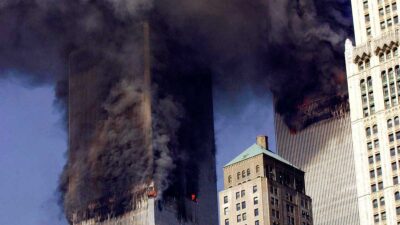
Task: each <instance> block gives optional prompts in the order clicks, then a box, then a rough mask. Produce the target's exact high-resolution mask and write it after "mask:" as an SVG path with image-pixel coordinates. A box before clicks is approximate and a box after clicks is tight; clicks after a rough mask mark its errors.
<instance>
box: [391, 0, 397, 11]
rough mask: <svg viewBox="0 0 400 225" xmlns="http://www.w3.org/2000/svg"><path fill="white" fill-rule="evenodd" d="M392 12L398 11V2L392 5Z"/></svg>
mask: <svg viewBox="0 0 400 225" xmlns="http://www.w3.org/2000/svg"><path fill="white" fill-rule="evenodd" d="M392 10H393V11H396V10H397V4H396V2H394V3H393V4H392Z"/></svg>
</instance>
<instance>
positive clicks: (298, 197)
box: [219, 136, 313, 225]
mask: <svg viewBox="0 0 400 225" xmlns="http://www.w3.org/2000/svg"><path fill="white" fill-rule="evenodd" d="M219 212H220V225H236V224H242V225H278V224H279V225H312V224H313V222H312V208H311V198H310V197H309V196H307V195H306V193H305V187H304V172H303V171H301V170H300V169H298V168H296V167H295V166H294V165H292V164H291V163H290V162H288V161H286V160H285V159H283V158H282V157H280V156H279V155H277V154H275V153H273V152H272V151H270V150H269V149H268V137H266V136H258V137H257V142H256V144H254V145H252V146H250V147H249V148H248V149H246V150H245V151H244V152H242V153H241V154H240V155H238V156H237V157H236V158H234V159H233V160H232V161H231V162H229V163H228V164H227V165H225V166H224V190H223V191H221V192H219Z"/></svg>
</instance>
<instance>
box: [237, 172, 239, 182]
mask: <svg viewBox="0 0 400 225" xmlns="http://www.w3.org/2000/svg"><path fill="white" fill-rule="evenodd" d="M237 179H238V180H239V179H240V172H238V173H237Z"/></svg>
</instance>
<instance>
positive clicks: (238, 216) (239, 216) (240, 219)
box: [236, 214, 242, 223]
mask: <svg viewBox="0 0 400 225" xmlns="http://www.w3.org/2000/svg"><path fill="white" fill-rule="evenodd" d="M236 220H237V222H238V223H239V222H242V215H240V214H239V215H237V218H236Z"/></svg>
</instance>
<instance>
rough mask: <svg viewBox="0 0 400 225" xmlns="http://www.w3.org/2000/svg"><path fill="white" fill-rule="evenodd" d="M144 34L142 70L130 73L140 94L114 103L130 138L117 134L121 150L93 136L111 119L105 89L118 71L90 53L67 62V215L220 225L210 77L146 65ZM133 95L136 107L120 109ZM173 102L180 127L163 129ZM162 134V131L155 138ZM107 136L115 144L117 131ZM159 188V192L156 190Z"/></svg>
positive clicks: (80, 220) (96, 220)
mask: <svg viewBox="0 0 400 225" xmlns="http://www.w3.org/2000/svg"><path fill="white" fill-rule="evenodd" d="M156 28H157V27H155V28H154V29H156ZM140 29H143V28H142V26H140ZM143 33H144V39H145V40H144V51H143V52H144V55H143V56H142V57H140V58H141V60H143V59H144V60H143V61H141V63H142V64H141V65H142V66H141V67H139V69H138V68H132V70H134V69H136V70H138V73H137V74H135V75H136V76H137V77H135V78H137V79H141V80H143V83H140V84H144V85H142V86H141V88H142V89H141V90H143V91H139V92H138V93H133V92H134V91H135V88H127V89H125V90H127V91H126V92H122V93H120V94H118V95H117V97H115V98H114V99H113V103H114V104H116V105H118V107H119V109H118V111H119V113H118V116H119V117H118V118H117V120H118V121H121V123H117V126H118V128H121V127H122V128H123V129H124V130H127V131H128V133H129V135H125V136H122V138H123V139H124V141H123V143H124V145H116V147H113V146H111V147H109V146H107V145H101V144H99V143H98V139H96V137H97V136H96V135H97V133H96V131H97V130H96V129H98V128H99V127H100V128H102V127H105V125H104V124H105V123H104V121H109V120H111V119H113V118H112V117H110V113H108V114H107V112H105V108H106V107H105V106H104V102H106V101H105V100H104V99H107V96H108V95H109V92H110V88H109V87H112V86H115V85H116V84H115V83H116V82H119V79H120V77H117V76H114V75H113V74H114V73H116V72H115V71H114V69H115V68H116V69H119V67H118V66H115V65H114V64H113V63H114V62H112V63H110V62H109V61H106V60H102V58H101V57H98V58H96V56H94V55H93V54H90V52H89V53H87V52H76V53H75V54H73V55H71V57H70V74H69V98H68V100H69V107H68V109H69V111H68V113H69V115H68V116H69V123H68V125H69V159H68V164H67V166H66V167H67V170H66V171H67V172H66V174H65V176H66V177H67V178H66V185H65V186H64V187H63V188H65V190H64V192H65V194H64V195H65V196H64V205H65V209H66V214H67V218H68V220H69V222H70V224H73V225H116V224H118V225H132V224H134V225H194V224H196V225H213V224H217V223H218V208H217V207H218V203H217V188H216V171H215V146H214V130H213V119H212V118H213V107H212V92H211V90H212V82H211V76H210V74H207V73H205V72H204V71H202V70H200V69H199V68H196V67H191V69H188V68H186V67H185V68H181V67H178V66H176V65H175V64H174V63H175V62H173V61H168V62H165V61H163V62H164V63H165V64H164V65H163V67H162V68H160V67H157V66H154V67H153V66H151V64H150V61H149V60H150V58H152V59H154V58H156V57H157V56H156V55H155V54H156V53H154V54H153V57H150V56H149V54H150V53H153V52H151V50H150V46H149V45H150V41H151V40H153V39H150V37H149V27H148V26H147V24H145V25H144V32H143ZM142 38H143V37H142ZM174 47H176V45H174ZM171 52H172V51H171ZM174 54H177V55H178V56H179V54H183V53H178V52H177V51H175V52H174ZM138 58H139V57H138ZM87 59H90V60H87ZM173 59H174V58H173V57H166V59H164V58H163V60H173ZM117 72H120V71H118V70H117ZM135 72H136V71H135ZM150 72H152V74H150ZM153 73H154V74H153ZM199 73H201V74H199ZM116 74H123V73H116ZM138 74H139V75H138ZM143 77H144V78H143ZM122 78H123V79H125V78H126V77H122ZM129 78H132V77H128V80H129ZM132 79H133V78H132ZM123 84H124V83H123ZM152 84H156V86H157V91H158V92H161V93H163V94H164V95H166V96H167V98H165V99H161V97H158V96H157V95H156V94H155V93H154V89H153V88H150V87H153V85H152ZM177 86H178V87H179V88H176V87H177ZM118 87H119V86H118ZM123 87H124V86H123ZM131 94H132V95H135V97H136V96H138V97H137V98H138V100H137V102H138V103H137V104H135V105H134V106H130V105H128V106H129V107H127V109H126V110H123V109H124V108H123V107H124V106H125V105H127V102H129V101H132V98H130V99H128V101H120V99H119V98H120V97H124V96H130V95H131ZM171 99H179V102H177V103H176V102H173V101H170V100H171ZM163 100H164V101H163ZM119 103H121V104H119ZM174 103H176V104H179V107H180V110H181V111H182V112H181V111H178V110H177V111H178V112H179V113H180V114H181V115H180V116H181V118H179V122H175V121H167V122H168V123H167V122H165V123H167V125H168V126H175V127H177V128H175V127H167V128H165V127H164V124H163V122H164V121H165V120H172V119H173V118H172V117H171V116H169V117H168V114H167V113H168V112H169V111H173V110H174V109H175V108H173V107H174V105H173V104H174ZM199 105H202V106H203V107H198V106H199ZM136 106H137V107H136ZM160 108H161V109H160ZM157 110H158V111H157ZM160 111H162V112H160ZM162 113H165V114H162ZM160 115H161V116H160ZM178 123H179V125H177V124H178ZM130 126H134V127H133V128H132V127H130ZM126 127H127V128H126ZM125 128H126V129H125ZM168 129H170V130H174V134H170V133H168V132H167V131H168ZM159 130H162V131H163V132H164V133H161V134H162V135H159V134H158V135H159V136H156V134H155V133H160V132H159ZM106 132H107V133H111V135H114V136H115V138H114V139H113V141H114V142H117V141H118V138H117V137H116V136H118V135H120V134H121V132H119V130H118V129H115V128H114V127H112V129H107V130H106ZM173 135H174V136H173ZM101 138H102V139H101V140H103V139H106V137H105V136H101ZM173 138H176V140H175V142H174V143H172V144H169V142H167V141H165V140H169V139H173ZM131 139H134V142H130V140H131ZM100 142H101V141H100ZM132 143H134V144H135V146H133V147H132V146H131V145H132ZM170 145H173V146H170ZM93 146H94V147H93ZM99 146H100V147H99ZM104 146H105V147H104ZM165 148H168V150H170V151H169V152H168V153H169V156H170V157H165V156H164V155H163V154H166V153H165V151H164V152H163V151H161V150H165ZM160 149H161V150H160ZM169 164H173V167H172V168H170V169H169V170H166V169H165V170H161V171H157V168H161V169H163V168H165V165H167V166H168V165H169ZM157 165H158V167H157ZM163 166H164V167H163ZM161 175H163V176H164V177H166V178H168V180H167V181H165V182H167V183H162V182H159V183H157V178H158V177H159V176H161ZM162 185H163V186H164V187H161V186H162ZM161 188H164V189H163V190H162V191H160V190H161Z"/></svg>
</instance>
